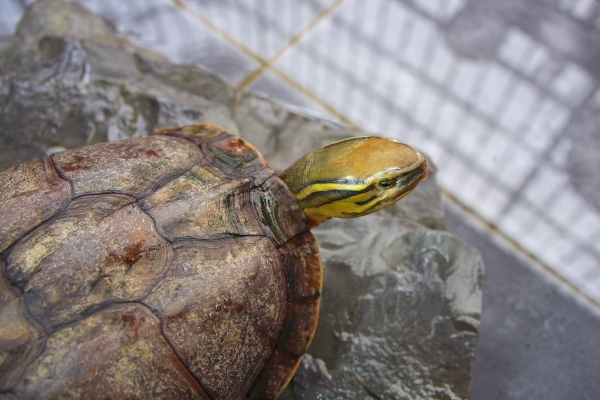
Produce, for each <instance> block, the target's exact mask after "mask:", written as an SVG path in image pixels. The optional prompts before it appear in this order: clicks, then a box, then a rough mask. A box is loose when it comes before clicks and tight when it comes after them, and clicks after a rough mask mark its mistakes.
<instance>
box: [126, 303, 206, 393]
mask: <svg viewBox="0 0 600 400" xmlns="http://www.w3.org/2000/svg"><path fill="white" fill-rule="evenodd" d="M146 297H148V295H146V296H145V297H144V298H142V299H141V300H140V302H139V303H135V304H140V305H142V306H144V307H146V308H147V309H148V310H150V312H151V313H152V315H154V316H156V318H157V319H158V320H159V321H160V334H161V336H162V337H163V338H164V339H165V342H167V343H168V344H169V346H170V347H171V350H173V353H174V354H175V356H176V357H177V359H178V360H179V362H180V363H181V365H183V366H184V367H185V369H186V370H187V371H188V372H189V374H190V376H191V377H192V378H194V380H195V381H196V382H197V383H198V386H200V387H201V388H202V390H204V394H206V395H207V396H208V397H210V398H211V399H212V398H213V397H212V396H211V395H210V394H209V393H208V391H207V390H206V388H205V387H204V386H202V382H200V381H199V380H198V378H196V375H194V374H193V373H192V371H191V370H190V367H189V366H188V365H187V364H186V363H185V362H184V361H183V359H182V358H181V356H180V355H179V353H178V352H177V350H176V349H175V346H174V345H173V343H171V341H170V340H169V338H168V336H167V335H166V334H165V326H164V321H163V318H161V317H160V315H158V314H157V313H156V312H154V310H153V309H152V307H150V306H149V305H147V304H146V303H144V302H143V301H144V300H145V299H146Z"/></svg>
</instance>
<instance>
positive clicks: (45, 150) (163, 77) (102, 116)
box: [0, 0, 237, 171]
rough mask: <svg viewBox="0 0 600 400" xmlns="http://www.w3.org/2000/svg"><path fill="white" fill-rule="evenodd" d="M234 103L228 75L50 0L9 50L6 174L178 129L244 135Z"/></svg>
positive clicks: (0, 95) (2, 75) (2, 104)
mask: <svg viewBox="0 0 600 400" xmlns="http://www.w3.org/2000/svg"><path fill="white" fill-rule="evenodd" d="M232 101H233V97H232V89H231V87H230V86H229V85H228V83H227V82H226V81H225V80H224V79H222V78H221V77H219V76H217V75H215V74H213V73H210V72H208V71H206V70H203V69H201V68H199V67H196V66H191V65H175V64H172V63H170V62H169V61H168V60H167V59H166V58H164V57H163V56H161V55H159V54H156V53H154V52H152V51H149V50H146V49H142V48H139V47H136V46H134V45H133V44H131V43H130V42H129V41H128V40H127V39H125V38H122V37H120V36H118V35H117V34H116V32H115V30H114V28H113V27H112V26H111V25H110V24H109V23H108V22H106V21H104V20H103V19H101V18H98V17H95V16H94V15H93V14H91V13H89V12H88V11H86V10H85V9H83V8H82V7H81V6H79V5H77V4H75V3H62V2H58V1H56V0H42V1H40V2H38V3H35V4H33V5H32V6H30V7H29V8H28V9H27V12H26V14H25V16H24V17H23V20H22V21H21V22H20V23H19V25H18V27H17V32H16V34H15V37H14V39H13V40H5V41H3V45H2V46H0V109H2V118H0V132H2V135H1V136H0V147H1V148H2V149H4V150H5V154H4V155H3V157H2V159H0V171H1V170H5V169H7V168H9V167H11V166H14V165H16V164H20V163H23V162H26V161H29V160H32V159H35V158H39V157H42V156H45V155H46V154H49V153H53V152H56V151H60V150H64V149H68V148H74V147H80V146H83V145H86V144H93V143H98V142H103V141H107V140H109V141H114V140H121V139H125V138H128V137H132V136H143V135H147V134H148V133H149V132H151V131H153V130H155V129H158V128H162V127H165V126H171V125H184V124H189V123H192V122H211V123H215V124H218V125H221V126H223V127H225V128H227V129H229V130H231V131H233V132H237V127H236V126H235V124H234V123H233V121H232V117H231V107H232Z"/></svg>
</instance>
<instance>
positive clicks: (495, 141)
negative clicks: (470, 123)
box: [475, 130, 511, 180]
mask: <svg viewBox="0 0 600 400" xmlns="http://www.w3.org/2000/svg"><path fill="white" fill-rule="evenodd" d="M510 144H511V143H510V141H509V140H508V139H507V138H506V136H505V135H504V134H503V133H502V131H499V130H495V131H493V132H490V133H489V135H488V138H487V141H486V143H484V144H482V147H481V148H480V150H479V152H478V154H477V155H476V160H475V161H476V162H477V164H478V165H479V166H481V167H482V168H483V169H485V170H486V171H487V172H488V173H490V174H491V175H492V176H498V179H499V180H500V179H502V178H501V177H500V175H501V174H503V171H501V170H499V165H498V164H499V163H498V162H499V160H500V157H501V156H502V155H503V154H505V153H506V152H507V151H508V150H509V149H510ZM505 180H506V179H505Z"/></svg>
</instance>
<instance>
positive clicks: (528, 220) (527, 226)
mask: <svg viewBox="0 0 600 400" xmlns="http://www.w3.org/2000/svg"><path fill="white" fill-rule="evenodd" d="M542 223H543V221H539V220H538V218H537V216H536V215H535V213H534V212H533V211H532V209H531V208H530V207H529V206H527V205H526V204H524V203H523V202H520V203H516V204H513V205H512V207H511V208H510V209H509V211H508V212H507V213H506V214H505V215H500V216H499V219H498V225H499V226H500V228H501V229H502V230H503V231H504V232H506V233H507V234H508V235H509V236H511V237H512V238H514V239H517V240H518V239H519V238H522V237H525V236H534V237H535V238H536V239H535V240H539V239H538V238H539V236H540V235H539V233H543V234H544V236H545V235H546V234H545V233H544V232H545V226H541V227H539V231H538V233H537V234H536V233H533V232H532V231H533V230H534V229H535V228H536V227H538V225H539V224H542ZM530 240H534V239H530Z"/></svg>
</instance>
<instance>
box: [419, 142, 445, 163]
mask: <svg viewBox="0 0 600 400" xmlns="http://www.w3.org/2000/svg"><path fill="white" fill-rule="evenodd" d="M423 151H425V152H426V153H427V156H429V157H431V159H432V160H433V162H434V163H435V165H437V166H438V167H439V166H440V165H443V164H445V163H446V162H447V161H448V157H449V155H448V153H447V151H446V149H445V148H444V147H442V146H441V145H440V144H439V143H438V142H436V141H434V140H430V141H428V142H427V143H425V144H424V145H423Z"/></svg>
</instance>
